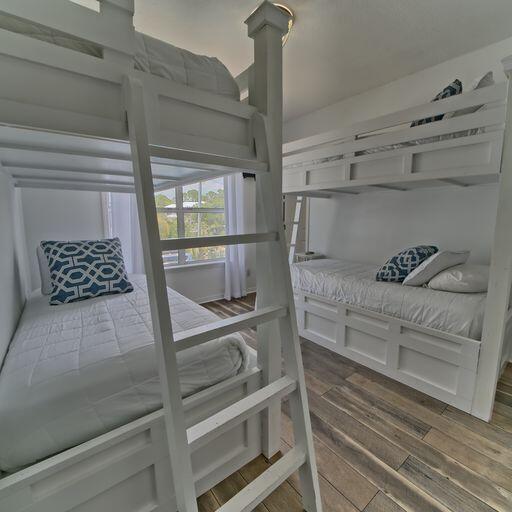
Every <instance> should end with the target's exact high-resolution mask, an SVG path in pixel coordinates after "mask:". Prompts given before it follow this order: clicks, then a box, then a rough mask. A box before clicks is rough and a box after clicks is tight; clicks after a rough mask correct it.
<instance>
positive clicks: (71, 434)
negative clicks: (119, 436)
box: [0, 275, 249, 471]
mask: <svg viewBox="0 0 512 512" xmlns="http://www.w3.org/2000/svg"><path fill="white" fill-rule="evenodd" d="M130 280H131V282H132V283H133V286H134V291H133V292H132V293H128V294H123V295H111V296H106V297H98V298H95V299H89V300H86V301H82V302H75V303H72V304H66V305H62V306H50V305H49V304H48V297H44V296H42V295H41V294H39V293H38V294H37V295H35V296H34V297H32V298H31V299H30V300H29V301H28V303H27V305H26V308H25V311H24V313H23V315H22V318H21V322H20V325H19V327H18V329H17V331H16V334H15V336H14V338H13V340H12V342H11V345H10V348H9V352H8V354H7V357H6V359H5V362H4V365H3V368H2V371H1V373H0V469H1V470H4V471H13V470H14V469H16V468H19V467H21V466H25V465H28V464H32V463H34V462H36V461H37V460H39V459H43V458H45V457H48V456H50V455H52V454H55V453H57V452H60V451H62V450H64V449H66V448H69V447H71V446H75V445H77V444H79V443H82V442H84V441H86V440H88V439H92V438H93V437H95V436H97V435H99V434H102V433H104V432H107V431H109V430H111V429H113V428H115V427H118V426H120V425H123V424H125V423H127V422H129V421H131V420H134V419H136V418H138V417H141V416H143V415H145V414H148V413H150V412H152V411H155V410H157V409H159V408H160V407H161V406H162V404H161V395H160V387H159V379H158V373H157V365H156V360H155V349H154V342H153V335H152V327H151V319H150V309H149V302H148V295H147V291H146V282H145V277H144V276H141V275H136V276H130ZM168 297H169V304H170V306H171V313H172V319H173V327H174V331H175V332H180V331H183V330H186V329H191V328H193V327H197V326H200V325H205V324H208V323H211V322H212V321H215V320H218V317H217V316H216V315H215V314H213V313H212V312H210V311H208V310H207V309H205V308H203V307H202V306H200V305H198V304H196V303H194V302H192V301H190V300H189V299H187V298H185V297H183V296H182V295H180V294H179V293H177V292H175V291H173V290H171V289H168ZM248 362H249V352H248V348H247V346H246V344H245V343H244V341H243V339H242V337H241V336H240V335H239V334H234V335H231V336H226V337H223V338H220V339H217V340H213V341H211V342H208V343H206V344H203V345H200V346H198V347H194V348H192V349H189V350H186V351H183V352H180V353H179V355H178V363H179V377H180V382H181V391H182V394H183V395H184V396H186V395H190V394H192V393H195V392H196V391H199V390H201V389H203V388H206V387H208V386H211V385H213V384H216V383H218V382H221V381H223V380H225V379H228V378H229V377H232V376H234V375H237V374H238V373H240V372H241V371H243V370H245V369H246V368H247V367H248Z"/></svg>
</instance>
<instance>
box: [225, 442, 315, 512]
mask: <svg viewBox="0 0 512 512" xmlns="http://www.w3.org/2000/svg"><path fill="white" fill-rule="evenodd" d="M305 462H306V455H305V454H304V452H303V451H302V450H301V449H300V448H299V447H295V448H292V449H291V450H290V451H289V452H288V453H287V454H286V455H284V456H283V457H282V458H281V459H279V460H278V461H277V462H276V463H275V464H272V466H270V467H269V468H268V469H267V470H266V471H265V472H263V473H262V474H261V475H260V476H259V477H258V478H256V479H255V480H253V481H252V482H251V483H249V484H248V485H247V486H246V487H244V488H243V489H242V490H241V491H240V492H239V493H238V494H235V496H233V498H231V499H230V500H229V501H228V502H227V503H225V504H224V505H222V507H220V508H219V509H218V510H217V512H249V511H250V510H253V509H255V508H256V507H257V506H258V505H259V504H260V503H261V502H262V501H263V500H264V499H265V498H266V497H267V496H268V495H269V494H271V493H272V492H273V491H275V490H276V489H277V488H278V487H279V486H280V485H281V484H282V483H283V482H284V481H285V480H286V479H287V478H289V477H290V476H291V475H292V474H293V473H294V472H295V471H297V470H298V469H299V468H300V467H301V466H302V465H303V464H305Z"/></svg>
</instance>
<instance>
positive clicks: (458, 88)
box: [411, 79, 462, 127]
mask: <svg viewBox="0 0 512 512" xmlns="http://www.w3.org/2000/svg"><path fill="white" fill-rule="evenodd" d="M461 92H462V82H461V81H460V80H458V79H456V80H454V81H453V82H452V83H451V84H450V85H447V86H446V87H445V88H444V89H443V90H442V91H441V92H440V93H439V94H438V95H437V96H436V97H435V98H434V99H433V100H432V101H439V100H443V99H444V98H449V97H450V96H455V95H456V94H460V93H461ZM443 117H444V114H439V115H437V116H432V117H425V118H424V119H418V120H416V121H413V122H412V123H411V127H414V126H419V125H421V124H427V123H432V122H433V121H441V119H443Z"/></svg>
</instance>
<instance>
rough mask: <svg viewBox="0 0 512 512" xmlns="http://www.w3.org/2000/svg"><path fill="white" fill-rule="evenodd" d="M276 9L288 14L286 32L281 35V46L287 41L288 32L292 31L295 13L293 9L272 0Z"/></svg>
mask: <svg viewBox="0 0 512 512" xmlns="http://www.w3.org/2000/svg"><path fill="white" fill-rule="evenodd" d="M272 3H273V4H274V5H275V6H276V7H277V8H278V9H281V11H283V12H284V14H286V15H287V16H288V32H286V34H284V36H283V46H284V45H285V44H286V42H287V41H288V38H289V37H290V32H291V31H292V27H293V24H294V23H295V14H294V13H293V11H292V10H291V9H290V8H289V7H288V6H286V5H284V4H279V3H277V2H272Z"/></svg>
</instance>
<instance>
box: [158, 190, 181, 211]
mask: <svg viewBox="0 0 512 512" xmlns="http://www.w3.org/2000/svg"><path fill="white" fill-rule="evenodd" d="M155 203H156V207H157V208H176V189H174V188H171V189H169V190H164V191H163V192H157V193H156V194H155Z"/></svg>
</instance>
